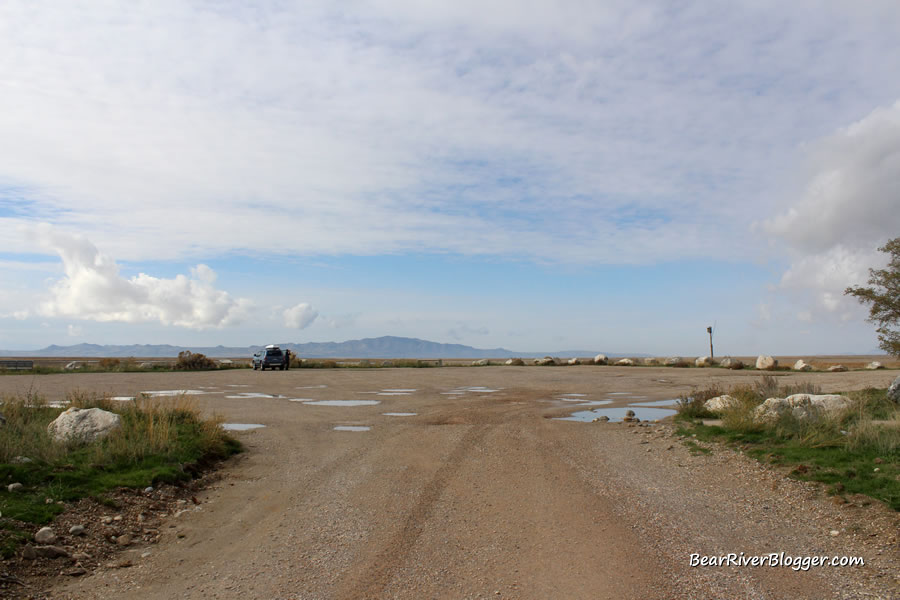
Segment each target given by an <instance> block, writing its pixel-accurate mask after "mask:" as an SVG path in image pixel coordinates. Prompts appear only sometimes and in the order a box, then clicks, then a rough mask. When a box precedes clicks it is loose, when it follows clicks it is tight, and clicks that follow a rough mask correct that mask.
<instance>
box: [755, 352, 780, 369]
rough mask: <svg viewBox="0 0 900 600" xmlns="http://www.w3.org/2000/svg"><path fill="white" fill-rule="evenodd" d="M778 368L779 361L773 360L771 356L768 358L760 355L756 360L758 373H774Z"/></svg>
mask: <svg viewBox="0 0 900 600" xmlns="http://www.w3.org/2000/svg"><path fill="white" fill-rule="evenodd" d="M777 366H778V361H777V360H775V359H774V358H772V357H771V356H766V355H765V354H760V355H759V356H758V357H757V358H756V369H757V370H758V371H774V370H775V367H777Z"/></svg>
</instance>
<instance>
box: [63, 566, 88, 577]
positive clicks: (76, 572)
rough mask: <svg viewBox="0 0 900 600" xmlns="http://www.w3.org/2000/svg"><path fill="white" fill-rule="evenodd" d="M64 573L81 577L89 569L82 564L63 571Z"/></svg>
mask: <svg viewBox="0 0 900 600" xmlns="http://www.w3.org/2000/svg"><path fill="white" fill-rule="evenodd" d="M62 574H63V575H68V576H69V577H81V576H82V575H85V574H87V569H85V568H84V567H82V566H80V565H79V566H76V567H72V568H71V569H69V570H68V571H63V573H62Z"/></svg>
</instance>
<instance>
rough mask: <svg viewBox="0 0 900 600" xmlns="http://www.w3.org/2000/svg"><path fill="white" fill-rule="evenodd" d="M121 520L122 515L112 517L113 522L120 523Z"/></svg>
mask: <svg viewBox="0 0 900 600" xmlns="http://www.w3.org/2000/svg"><path fill="white" fill-rule="evenodd" d="M121 520H122V515H116V516H114V517H113V521H121Z"/></svg>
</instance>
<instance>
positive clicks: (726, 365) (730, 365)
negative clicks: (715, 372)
mask: <svg viewBox="0 0 900 600" xmlns="http://www.w3.org/2000/svg"><path fill="white" fill-rule="evenodd" d="M719 364H721V365H722V368H723V369H743V368H744V363H743V361H741V360H739V359H737V358H731V357H730V356H729V357H728V358H724V359H722V362H721V363H719Z"/></svg>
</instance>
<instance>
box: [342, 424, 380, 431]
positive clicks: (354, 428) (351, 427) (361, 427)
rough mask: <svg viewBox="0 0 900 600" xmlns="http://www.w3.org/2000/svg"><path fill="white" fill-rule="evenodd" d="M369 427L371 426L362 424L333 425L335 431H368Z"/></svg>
mask: <svg viewBox="0 0 900 600" xmlns="http://www.w3.org/2000/svg"><path fill="white" fill-rule="evenodd" d="M370 429H372V428H371V427H366V426H364V425H336V426H335V427H334V430H335V431H369V430H370Z"/></svg>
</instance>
